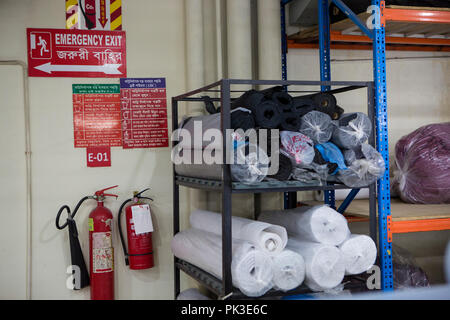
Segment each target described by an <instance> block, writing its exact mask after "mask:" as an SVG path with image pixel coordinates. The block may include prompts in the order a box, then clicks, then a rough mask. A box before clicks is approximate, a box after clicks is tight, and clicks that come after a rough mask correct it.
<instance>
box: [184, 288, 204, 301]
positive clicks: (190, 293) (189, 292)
mask: <svg viewBox="0 0 450 320" xmlns="http://www.w3.org/2000/svg"><path fill="white" fill-rule="evenodd" d="M177 300H211V299H210V298H208V297H207V296H205V295H203V294H202V293H201V292H200V291H199V290H198V289H196V288H190V289H186V290H184V291H181V292H180V294H179V295H178V296H177Z"/></svg>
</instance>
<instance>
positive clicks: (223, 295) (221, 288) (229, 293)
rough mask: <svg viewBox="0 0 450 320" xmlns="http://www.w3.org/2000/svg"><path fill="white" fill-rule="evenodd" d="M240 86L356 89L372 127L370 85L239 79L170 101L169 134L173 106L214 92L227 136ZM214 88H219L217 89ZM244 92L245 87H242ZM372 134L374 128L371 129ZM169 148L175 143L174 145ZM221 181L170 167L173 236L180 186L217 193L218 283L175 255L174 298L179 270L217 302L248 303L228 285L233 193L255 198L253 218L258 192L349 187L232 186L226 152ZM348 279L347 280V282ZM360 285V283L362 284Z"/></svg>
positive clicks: (373, 194)
mask: <svg viewBox="0 0 450 320" xmlns="http://www.w3.org/2000/svg"><path fill="white" fill-rule="evenodd" d="M238 85H240V86H242V85H245V86H247V88H248V87H249V86H252V87H254V88H256V87H257V86H285V88H286V91H287V92H290V93H291V94H295V93H297V95H301V94H299V93H306V92H308V93H314V92H320V87H321V86H330V87H332V88H333V87H334V88H336V87H338V88H339V90H337V92H345V91H350V90H356V89H364V88H366V90H367V111H368V116H369V118H370V119H371V121H372V124H373V125H375V118H374V103H375V101H374V94H375V93H374V83H373V82H360V81H352V82H350V81H283V80H240V79H222V80H220V81H217V82H214V83H212V84H210V85H207V86H205V87H202V88H199V89H196V90H193V91H190V92H187V93H185V94H182V95H179V96H176V97H173V98H172V130H173V131H175V130H176V129H177V128H178V108H179V102H201V101H204V100H203V99H202V94H203V95H205V94H211V93H216V94H217V93H218V95H219V97H218V98H211V99H212V101H217V102H220V105H221V126H222V127H221V131H222V135H223V137H226V130H227V129H229V128H231V125H230V122H231V116H230V108H231V101H232V98H231V93H232V92H244V91H245V90H232V89H231V87H232V86H238ZM298 86H300V87H302V86H303V87H304V86H307V87H311V86H314V87H317V90H309V91H306V90H305V91H303V90H293V87H298ZM217 88H219V89H217ZM246 90H248V89H246ZM372 131H374V130H372ZM172 143H173V146H175V144H176V142H175V141H173V142H172ZM226 143H227V141H226V139H225V138H224V139H223V149H224V150H226V148H227V145H226ZM369 143H370V144H371V145H372V146H374V147H375V137H374V134H373V132H372V135H371V137H370V138H369ZM223 157H224V159H223V163H224V164H223V165H222V170H223V179H222V180H221V181H213V180H205V179H198V178H191V177H184V176H178V175H177V174H176V172H175V165H173V234H174V235H175V234H177V233H178V232H179V231H180V199H179V188H180V186H183V187H188V188H196V189H201V190H206V191H216V192H220V193H221V194H222V275H223V276H222V279H221V280H220V279H217V278H216V277H214V276H213V275H211V274H209V273H207V272H205V271H203V270H201V269H200V268H198V267H196V266H194V265H192V264H190V263H188V262H186V261H183V260H181V259H178V258H176V257H174V295H175V298H176V297H177V296H178V294H179V293H180V270H182V271H184V272H185V273H186V274H188V275H189V276H191V277H192V278H194V279H196V280H197V281H199V282H200V283H201V284H202V285H204V286H205V287H206V288H208V289H209V290H211V291H212V292H213V293H215V294H216V295H217V296H218V298H219V299H229V298H231V299H249V298H248V297H246V296H245V295H243V294H242V293H241V292H240V291H239V290H238V289H237V288H235V287H233V284H232V277H231V260H232V251H231V244H232V234H231V221H232V220H231V217H232V194H233V193H252V194H253V195H254V203H255V205H254V210H255V212H254V214H255V217H256V216H257V215H258V213H259V212H260V210H261V207H260V197H261V194H262V193H266V192H297V191H309V190H337V189H348V187H347V186H345V185H343V184H331V183H329V184H327V185H322V186H320V185H308V184H304V183H301V182H299V181H285V182H284V181H283V182H281V181H278V182H269V181H263V182H260V183H258V184H254V185H246V184H243V183H239V182H233V181H232V180H231V172H230V165H229V164H227V161H226V152H224V153H223ZM367 187H369V194H370V197H369V206H370V234H371V237H372V238H373V239H374V240H375V239H376V231H377V221H376V186H375V184H372V185H370V186H367ZM294 205H296V204H292V206H294ZM352 278H353V279H356V280H358V279H360V278H359V277H352ZM348 279H349V278H348V277H347V280H348ZM361 281H362V280H361ZM355 283H356V286H357V287H360V286H363V285H365V282H364V281H362V282H361V283H359V284H358V282H357V281H352V284H349V285H347V286H346V288H349V289H352V288H354V287H355ZM308 292H311V291H310V290H309V289H308V288H307V287H305V286H304V285H302V286H300V287H298V288H296V289H294V290H291V291H289V292H281V291H275V290H270V291H269V292H268V293H266V294H265V295H264V296H262V297H260V298H264V297H275V296H288V295H293V294H304V293H308Z"/></svg>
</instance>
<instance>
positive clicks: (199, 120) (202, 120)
mask: <svg viewBox="0 0 450 320" xmlns="http://www.w3.org/2000/svg"><path fill="white" fill-rule="evenodd" d="M230 121H231V129H234V130H236V129H243V130H244V131H246V130H248V129H251V128H255V126H256V123H255V120H254V116H253V114H252V112H251V111H250V110H249V109H245V108H237V109H234V110H232V111H231V120H230ZM179 128H180V129H181V128H182V129H184V130H187V131H188V132H189V134H190V137H191V139H190V140H187V141H185V140H184V139H179V137H177V140H178V141H179V140H181V141H179V143H178V145H179V146H180V147H182V148H187V149H190V148H193V149H202V148H206V147H209V148H216V149H222V140H221V139H218V140H214V141H206V140H203V137H205V133H206V131H207V130H209V129H215V130H221V129H220V128H221V117H220V113H214V114H210V115H205V116H197V117H190V118H186V119H184V120H183V121H182V122H181V123H180V124H179ZM195 128H201V130H200V131H198V133H197V131H196V130H195ZM196 134H201V136H197V135H196Z"/></svg>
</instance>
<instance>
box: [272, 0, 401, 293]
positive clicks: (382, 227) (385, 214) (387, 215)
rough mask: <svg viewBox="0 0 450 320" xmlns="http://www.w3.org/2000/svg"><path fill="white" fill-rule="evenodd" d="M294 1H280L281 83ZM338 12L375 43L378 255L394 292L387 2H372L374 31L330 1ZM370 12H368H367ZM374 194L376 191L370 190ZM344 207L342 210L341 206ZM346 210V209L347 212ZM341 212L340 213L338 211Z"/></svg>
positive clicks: (324, 26) (322, 7)
mask: <svg viewBox="0 0 450 320" xmlns="http://www.w3.org/2000/svg"><path fill="white" fill-rule="evenodd" d="M291 1H292V0H281V1H280V7H281V50H282V57H281V62H282V79H283V80H287V35H286V20H285V19H286V14H285V13H286V11H285V9H286V5H287V4H288V3H289V2H291ZM317 1H318V9H319V10H318V11H319V17H318V20H319V23H318V26H319V56H320V80H321V81H330V80H331V66H330V14H329V1H328V0H317ZM331 1H332V2H333V3H334V4H335V5H336V6H337V7H339V9H340V10H341V11H342V12H344V13H345V14H346V15H347V16H348V17H349V18H350V19H351V20H352V21H353V22H354V23H355V24H356V25H357V26H358V27H359V28H360V29H361V30H362V31H363V32H364V33H365V34H366V35H367V36H368V37H369V38H370V39H372V42H373V77H374V82H375V92H374V97H375V103H374V105H375V110H374V112H375V115H376V125H375V127H376V146H377V150H378V151H379V152H380V153H381V155H382V156H383V159H384V161H385V164H386V170H385V174H384V176H383V177H382V178H381V179H380V180H378V182H377V200H378V252H379V257H380V268H381V289H382V290H384V291H391V290H393V271H392V236H391V197H390V182H389V143H388V125H387V100H386V54H385V52H386V43H385V22H384V13H383V10H384V8H385V1H384V0H381V1H380V0H372V6H371V7H370V10H371V12H372V14H373V16H372V17H373V18H374V23H372V26H373V28H368V27H367V26H366V24H365V23H364V22H362V21H361V20H360V19H359V18H358V17H357V16H356V15H355V13H354V12H352V10H350V9H349V8H348V7H347V6H346V5H345V3H344V2H343V1H342V0H331ZM368 10H369V9H368ZM321 90H322V91H328V90H330V87H329V86H323V87H322V88H321ZM371 192H374V190H371ZM357 193H358V189H354V190H353V191H352V192H350V194H349V196H348V197H347V199H345V201H344V204H343V206H344V207H345V206H348V204H349V203H350V202H351V201H352V200H353V199H354V197H355V196H356V194H357ZM292 198H294V199H296V195H293V194H288V193H286V194H285V208H288V207H291V206H292V203H293V199H292ZM295 201H296V200H295ZM324 202H325V203H326V204H329V205H330V206H332V207H333V208H334V207H335V197H334V191H326V192H325V193H324ZM341 207H342V206H341ZM344 207H343V208H344ZM339 211H341V210H339ZM373 233H374V232H373V230H371V236H372V237H373V238H375V239H376V235H375V234H373Z"/></svg>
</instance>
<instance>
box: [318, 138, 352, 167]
mask: <svg viewBox="0 0 450 320" xmlns="http://www.w3.org/2000/svg"><path fill="white" fill-rule="evenodd" d="M315 148H316V149H317V150H318V151H319V152H320V154H321V156H322V159H323V160H324V161H325V162H326V163H327V164H328V163H331V164H335V165H336V166H334V168H335V170H334V171H330V174H331V175H335V174H336V173H338V172H342V171H345V170H347V166H346V165H345V159H344V155H343V154H342V152H341V150H340V149H339V148H338V147H337V146H336V145H335V144H333V143H331V142H325V143H322V144H317V145H316V146H315ZM330 169H331V167H330Z"/></svg>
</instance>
